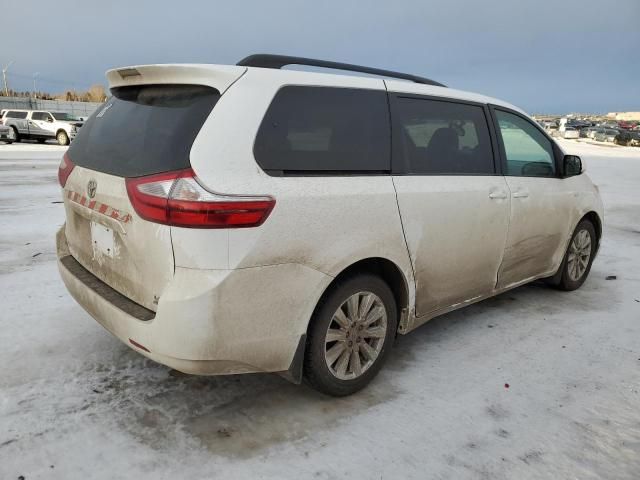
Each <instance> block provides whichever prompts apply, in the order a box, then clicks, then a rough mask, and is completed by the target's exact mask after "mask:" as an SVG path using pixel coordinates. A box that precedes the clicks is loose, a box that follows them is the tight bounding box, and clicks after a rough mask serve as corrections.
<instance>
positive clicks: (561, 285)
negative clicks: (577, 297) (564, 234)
mask: <svg viewBox="0 0 640 480" xmlns="http://www.w3.org/2000/svg"><path fill="white" fill-rule="evenodd" d="M585 235H586V236H588V242H589V244H588V248H587V247H586V246H584V245H585V243H584V242H586V240H584V239H585V238H586V237H585ZM597 244H598V237H597V236H596V229H595V228H594V226H593V223H591V222H590V221H589V220H582V221H581V222H580V223H578V226H577V227H576V229H575V230H574V231H573V235H571V240H570V241H569V245H568V246H567V251H566V252H565V254H564V259H563V260H562V264H561V265H560V269H559V270H558V272H557V273H556V274H555V275H554V276H553V277H551V278H550V279H548V280H547V283H549V284H550V285H552V286H553V287H555V288H557V289H559V290H564V291H572V290H576V289H578V288H580V287H581V286H582V284H583V283H584V282H585V280H586V279H587V277H588V276H589V272H590V271H591V264H592V263H593V257H594V255H595V253H596V246H597ZM580 245H582V247H581V249H580V248H578V251H581V252H583V253H582V254H580V258H582V259H583V260H584V259H585V257H584V255H586V254H587V252H588V255H589V257H588V259H586V262H587V263H586V266H585V265H584V261H580V260H576V262H578V263H579V264H580V265H581V267H580V268H579V269H578V270H576V266H575V265H576V263H575V262H574V261H573V258H575V255H576V254H575V250H574V248H575V247H580Z"/></svg>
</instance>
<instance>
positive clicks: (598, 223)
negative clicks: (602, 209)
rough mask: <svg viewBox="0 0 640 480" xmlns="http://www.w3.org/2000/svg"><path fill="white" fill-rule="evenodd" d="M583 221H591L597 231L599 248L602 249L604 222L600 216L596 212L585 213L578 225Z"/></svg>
mask: <svg viewBox="0 0 640 480" xmlns="http://www.w3.org/2000/svg"><path fill="white" fill-rule="evenodd" d="M583 220H589V221H590V222H591V223H592V224H593V227H594V228H595V229H596V242H597V248H600V239H601V238H602V220H601V219H600V216H599V215H598V214H597V213H596V212H595V211H593V210H591V211H589V212H587V213H585V214H584V215H583V216H582V218H581V219H580V220H579V221H578V223H580V222H581V221H583Z"/></svg>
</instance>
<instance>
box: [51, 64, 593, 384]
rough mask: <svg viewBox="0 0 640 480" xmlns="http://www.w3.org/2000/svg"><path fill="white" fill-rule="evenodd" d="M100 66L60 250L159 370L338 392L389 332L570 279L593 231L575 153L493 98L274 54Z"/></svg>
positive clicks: (388, 343) (75, 277) (69, 158)
mask: <svg viewBox="0 0 640 480" xmlns="http://www.w3.org/2000/svg"><path fill="white" fill-rule="evenodd" d="M291 64H297V65H307V66H309V67H325V68H326V67H330V68H333V69H343V70H350V71H352V72H353V71H355V72H360V73H367V74H371V73H378V74H379V75H383V76H386V77H387V78H386V79H384V80H382V79H380V78H373V77H365V76H355V75H348V76H346V75H329V74H326V73H318V72H309V71H296V70H287V69H280V67H282V66H286V65H291ZM132 73H133V74H134V75H132ZM389 77H391V78H389ZM107 78H108V80H109V88H110V90H111V93H112V94H113V96H112V97H111V98H110V99H109V100H108V101H107V103H106V104H105V105H104V106H103V107H101V108H99V109H98V110H97V111H96V113H94V114H93V115H92V116H91V117H90V118H89V120H88V121H87V123H86V124H85V126H84V127H82V129H80V132H79V134H78V137H77V138H76V140H75V141H74V142H73V143H72V144H71V146H70V147H69V149H68V151H67V153H66V154H65V155H64V158H63V160H62V162H61V164H60V168H59V171H58V179H59V182H60V185H61V188H62V196H63V199H64V208H65V212H66V223H65V225H63V226H62V227H61V229H60V230H59V232H58V234H57V256H58V266H59V270H60V274H61V276H62V278H63V280H64V283H65V285H66V286H67V288H68V290H69V291H70V293H71V295H72V296H73V297H74V298H75V299H76V300H77V301H78V302H79V303H80V305H82V306H83V307H84V308H85V309H86V310H87V311H88V312H89V314H91V315H92V316H93V317H94V318H95V319H96V320H97V321H98V322H99V323H101V324H102V325H103V326H104V327H105V328H106V329H107V330H108V331H110V332H111V333H112V334H114V335H115V336H116V337H118V338H119V339H120V340H122V341H123V342H124V343H125V344H126V345H128V346H129V347H130V348H132V349H134V350H135V351H137V352H139V353H140V354H142V355H145V356H147V357H149V358H151V359H152V360H154V361H156V362H160V363H162V364H165V365H168V366H170V367H172V368H175V369H177V370H180V371H183V372H186V373H193V374H200V375H215V374H232V373H249V372H280V373H282V374H284V375H285V376H286V377H287V378H289V379H291V380H293V381H295V382H300V381H301V379H302V378H305V379H306V380H307V382H308V383H309V384H310V385H311V386H313V387H314V388H316V389H318V390H319V391H321V392H324V393H327V394H331V395H348V394H351V393H353V392H355V391H357V390H359V389H361V388H363V387H364V386H365V385H366V384H367V383H368V382H369V381H370V380H371V379H372V378H373V377H375V375H376V374H377V373H378V371H379V370H380V368H381V366H382V363H383V362H384V360H385V358H386V357H387V356H388V354H389V353H390V351H391V348H392V345H393V341H394V338H395V336H396V334H406V333H408V332H410V331H411V330H413V329H415V328H416V327H418V326H419V325H421V324H423V323H425V322H427V321H428V320H430V319H431V318H434V317H435V316H437V315H441V314H443V313H445V312H449V311H451V310H455V309H457V308H461V307H463V306H465V305H470V304H472V303H475V302H478V301H480V300H482V299H485V298H489V297H491V296H494V295H497V294H499V293H501V292H505V291H507V290H510V289H512V288H515V287H517V286H519V285H523V284H525V283H528V282H531V281H534V280H536V279H540V278H545V279H547V282H548V283H550V284H552V285H554V286H556V287H558V288H560V289H564V290H574V289H576V288H579V287H580V286H581V285H582V283H583V282H584V281H585V279H586V278H587V275H588V274H589V270H590V267H591V262H592V261H593V259H594V257H595V255H596V252H597V251H598V245H599V240H600V236H601V230H602V222H601V219H602V214H603V207H602V202H601V200H600V196H599V193H598V189H597V188H596V187H595V186H594V185H593V183H592V182H591V180H590V179H589V177H588V176H587V175H586V174H585V173H584V171H583V168H582V163H581V160H580V158H579V157H576V156H574V155H568V154H565V153H564V152H563V151H562V149H561V148H560V146H559V145H558V144H556V143H555V142H554V140H553V139H552V138H550V137H549V136H548V135H547V134H546V133H545V132H544V130H542V129H541V128H540V127H539V125H538V124H537V123H535V122H534V121H533V120H532V119H531V118H530V117H529V116H528V115H526V114H525V113H524V112H523V111H522V110H520V109H519V108H517V107H514V106H512V105H510V104H508V103H506V102H503V101H501V100H497V99H493V98H488V97H485V96H483V95H478V94H474V93H469V92H462V91H457V90H450V89H448V88H446V87H445V86H443V85H442V84H439V83H437V82H434V81H432V80H429V79H425V78H420V77H415V76H409V75H406V74H401V73H396V72H389V71H378V70H375V69H369V68H365V67H358V66H356V65H345V64H336V63H327V62H323V61H320V60H312V59H302V58H293V57H282V56H276V55H255V56H252V57H248V58H246V59H244V60H242V61H240V62H239V63H238V65H234V66H229V65H145V66H134V67H127V68H124V69H115V70H110V71H109V72H107ZM159 79H161V80H162V82H163V83H162V84H158V83H157V82H158V80H159ZM407 80H412V81H407ZM168 111H169V112H170V113H171V114H168V113H167V112H168ZM140 138H144V142H142V141H140ZM392 144H393V149H392V148H391V145H392ZM493 146H495V147H496V148H493ZM443 219H446V221H443ZM398 374H399V373H398V372H397V371H396V372H394V375H398Z"/></svg>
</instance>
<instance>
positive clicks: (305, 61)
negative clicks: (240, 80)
mask: <svg viewBox="0 0 640 480" xmlns="http://www.w3.org/2000/svg"><path fill="white" fill-rule="evenodd" d="M237 65H239V66H241V67H261V68H276V69H279V68H282V67H284V66H285V65H306V66H309V67H321V68H330V69H333V70H346V71H350V72H360V73H368V74H371V75H380V76H381V77H391V78H399V79H402V80H410V81H412V82H415V83H422V84H425V85H435V86H436V87H446V85H443V84H442V83H440V82H436V81H435V80H430V79H428V78H424V77H418V76H416V75H410V74H408V73H400V72H394V71H391V70H383V69H380V68H371V67H363V66H360V65H352V64H350V63H340V62H328V61H326V60H316V59H314V58H304V57H291V56H288V55H270V54H266V53H258V54H255V55H249V56H248V57H245V58H243V59H242V60H240V61H239V62H238V63H237Z"/></svg>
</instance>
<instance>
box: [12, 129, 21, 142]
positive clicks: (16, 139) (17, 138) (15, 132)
mask: <svg viewBox="0 0 640 480" xmlns="http://www.w3.org/2000/svg"><path fill="white" fill-rule="evenodd" d="M11 132H13V133H12V134H11V137H10V138H9V140H10V142H9V143H11V142H19V141H20V135H18V130H16V127H11Z"/></svg>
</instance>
